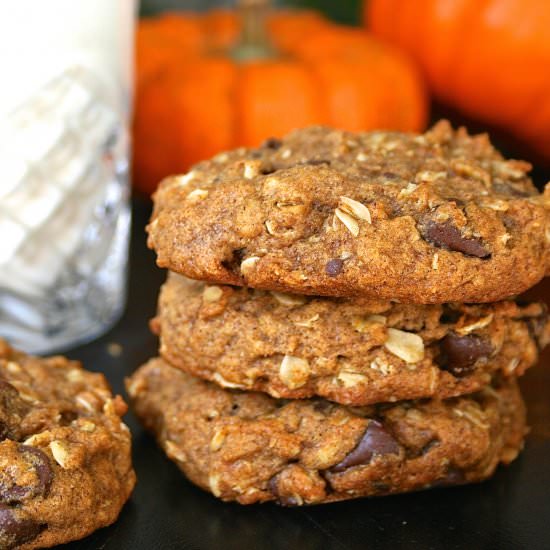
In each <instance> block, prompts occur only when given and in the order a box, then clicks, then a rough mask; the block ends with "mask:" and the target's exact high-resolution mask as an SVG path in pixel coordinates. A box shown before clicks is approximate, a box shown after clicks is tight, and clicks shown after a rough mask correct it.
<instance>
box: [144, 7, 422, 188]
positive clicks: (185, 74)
mask: <svg viewBox="0 0 550 550" xmlns="http://www.w3.org/2000/svg"><path fill="white" fill-rule="evenodd" d="M256 4H257V5H255V6H254V5H252V6H249V7H248V8H247V10H246V11H245V13H244V20H242V19H241V18H240V17H238V15H237V14H235V13H234V12H229V11H212V12H208V13H206V14H204V15H198V14H194V15H190V14H179V15H178V14H168V15H163V16H160V17H157V18H154V19H146V20H143V21H142V22H141V23H140V25H139V28H138V33H137V69H136V107H135V117H134V132H133V138H134V180H135V182H136V185H137V186H138V187H139V188H140V189H141V190H143V191H146V192H151V191H152V190H154V188H155V187H156V185H157V183H158V182H159V181H160V179H161V178H163V177H164V176H166V175H168V174H170V173H174V172H181V171H184V170H186V169H187V168H188V167H189V166H190V165H191V164H193V163H195V162H197V161H199V160H202V159H205V158H208V157H210V156H212V155H213V154H215V153H217V152H219V151H222V150H226V149H231V148H234V147H237V146H241V145H243V146H257V145H259V144H260V143H261V142H262V141H263V140H264V139H266V138H268V137H270V136H277V135H282V134H285V133H286V132H288V131H289V130H291V129H293V128H297V127H300V126H307V125H309V124H331V125H334V126H338V127H343V128H345V129H349V130H362V129H372V128H394V129H400V130H419V129H421V128H422V127H423V126H424V124H425V122H426V115H427V99H426V95H425V92H424V89H423V84H422V81H421V79H420V77H419V75H418V74H417V71H416V69H415V68H414V67H413V66H411V63H410V62H409V61H408V59H407V58H406V57H404V56H403V55H402V54H401V53H399V52H398V51H395V50H394V48H393V47H391V46H389V47H388V46H384V45H382V44H381V43H379V42H378V40H377V39H375V38H373V37H371V36H369V35H367V34H366V33H365V32H364V31H362V30H361V29H353V28H346V27H341V26H338V25H336V24H332V23H330V22H329V21H328V20H326V19H325V18H323V17H322V16H320V15H319V14H317V13H315V12H311V11H299V12H288V11H277V12H274V13H273V14H271V15H270V16H269V17H268V18H267V19H265V23H266V25H265V28H267V31H266V30H265V28H264V25H263V22H264V19H263V15H262V11H261V8H262V6H261V5H260V4H261V2H256Z"/></svg>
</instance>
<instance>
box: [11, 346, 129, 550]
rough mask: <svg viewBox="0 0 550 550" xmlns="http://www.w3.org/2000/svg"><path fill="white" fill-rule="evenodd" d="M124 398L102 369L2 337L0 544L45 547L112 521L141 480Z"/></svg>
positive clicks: (90, 531)
mask: <svg viewBox="0 0 550 550" xmlns="http://www.w3.org/2000/svg"><path fill="white" fill-rule="evenodd" d="M126 408H127V407H126V404H125V403H124V401H123V400H122V399H121V398H120V396H116V397H113V395H112V394H111V391H110V389H109V387H108V385H107V383H106V381H105V378H104V377H103V375H101V374H95V373H91V372H88V371H85V370H84V369H82V368H81V366H80V364H79V363H77V362H75V361H69V360H67V359H65V358H64V357H51V358H47V359H42V358H37V357H32V356H28V355H25V354H23V353H20V352H17V351H15V350H13V349H12V348H10V347H9V346H8V345H7V344H6V343H5V342H4V341H2V340H0V548H15V547H17V548H24V549H30V548H43V547H48V546H54V545H56V544H62V543H64V542H69V541H71V540H76V539H80V538H82V537H85V536H87V535H89V534H90V533H92V532H93V531H95V530H96V529H99V528H101V527H105V526H106V525H109V524H111V523H113V522H114V521H115V520H116V518H117V516H118V514H119V512H120V510H121V508H122V506H123V505H124V503H125V502H126V500H127V499H128V497H129V496H130V493H131V492H132V489H133V487H134V483H135V474H134V471H133V469H132V464H131V454H130V451H131V442H130V433H129V430H128V428H127V427H126V426H125V425H124V424H123V423H122V422H121V416H122V415H123V414H124V413H125V412H126Z"/></svg>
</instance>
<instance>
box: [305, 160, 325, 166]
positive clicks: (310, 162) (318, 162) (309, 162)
mask: <svg viewBox="0 0 550 550" xmlns="http://www.w3.org/2000/svg"><path fill="white" fill-rule="evenodd" d="M300 164H305V165H309V166H321V165H322V164H330V160H327V159H309V160H306V161H304V162H301V163H300Z"/></svg>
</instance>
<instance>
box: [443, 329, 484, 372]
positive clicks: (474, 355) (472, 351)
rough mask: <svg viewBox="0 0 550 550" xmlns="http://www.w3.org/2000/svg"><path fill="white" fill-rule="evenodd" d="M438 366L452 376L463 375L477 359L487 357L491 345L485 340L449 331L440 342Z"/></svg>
mask: <svg viewBox="0 0 550 550" xmlns="http://www.w3.org/2000/svg"><path fill="white" fill-rule="evenodd" d="M440 350H441V355H440V357H439V358H438V363H439V366H440V367H441V368H442V369H443V370H446V371H449V372H450V373H451V374H453V375H454V376H457V377H460V376H465V375H467V374H469V373H470V372H472V370H473V368H474V365H475V363H476V361H477V360H478V359H481V358H482V357H489V356H490V355H491V353H492V352H493V346H492V345H491V343H490V342H488V341H487V340H484V339H483V338H480V337H479V336H475V335H473V334H468V335H467V336H459V335H458V334H456V333H454V332H449V334H447V336H445V338H443V340H442V341H441V343H440Z"/></svg>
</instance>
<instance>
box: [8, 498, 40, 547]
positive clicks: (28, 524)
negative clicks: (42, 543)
mask: <svg viewBox="0 0 550 550" xmlns="http://www.w3.org/2000/svg"><path fill="white" fill-rule="evenodd" d="M42 529H43V526H41V525H39V524H38V523H36V522H35V521H34V520H32V519H30V518H26V517H25V516H24V515H23V513H22V512H21V511H20V510H16V509H14V508H11V507H9V506H7V505H6V504H2V503H0V548H6V549H9V548H15V547H17V546H20V545H22V544H24V543H26V542H29V541H31V540H33V539H35V538H36V537H37V536H38V535H39V534H40V531H42Z"/></svg>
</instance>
